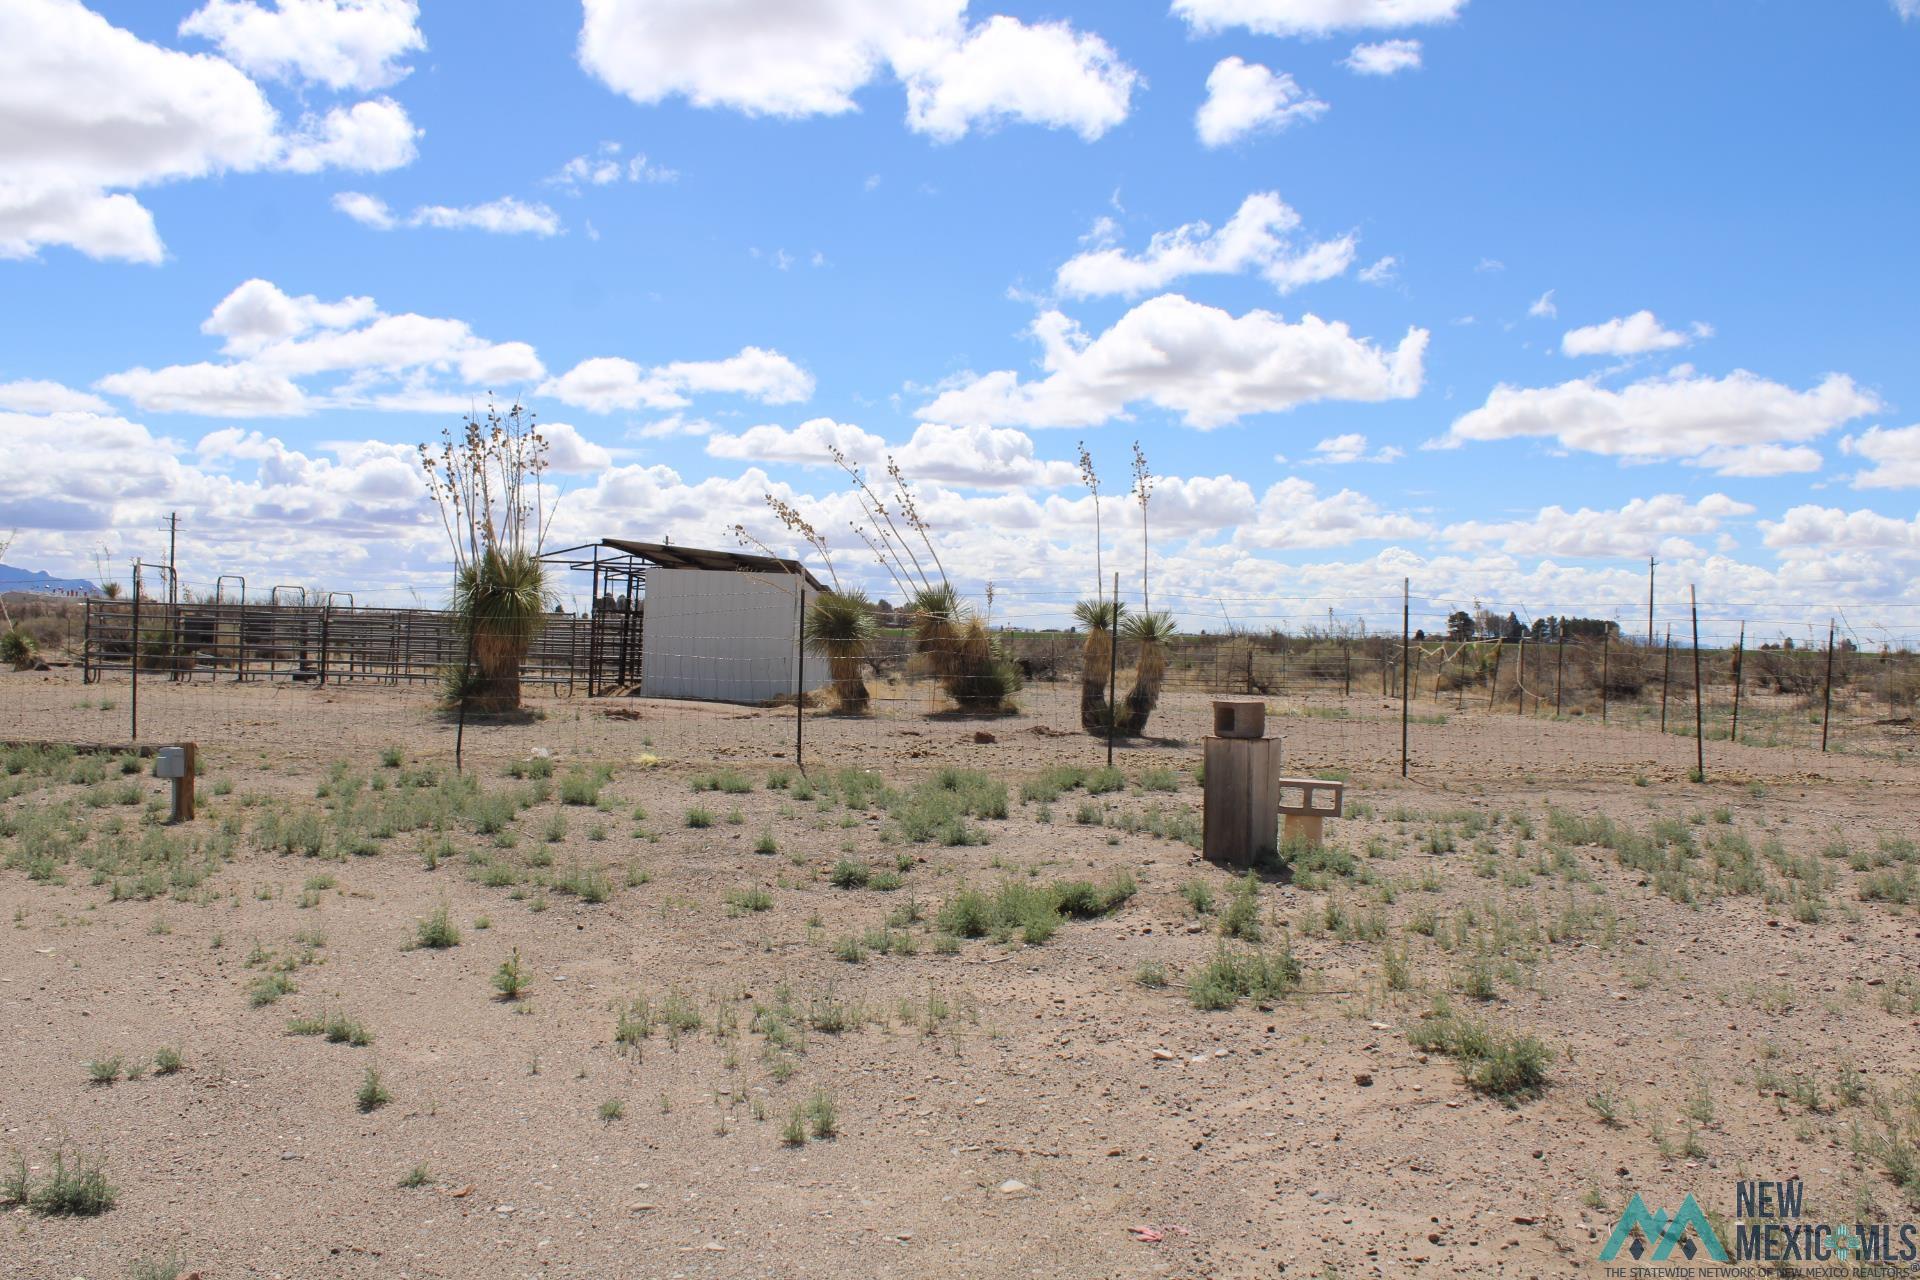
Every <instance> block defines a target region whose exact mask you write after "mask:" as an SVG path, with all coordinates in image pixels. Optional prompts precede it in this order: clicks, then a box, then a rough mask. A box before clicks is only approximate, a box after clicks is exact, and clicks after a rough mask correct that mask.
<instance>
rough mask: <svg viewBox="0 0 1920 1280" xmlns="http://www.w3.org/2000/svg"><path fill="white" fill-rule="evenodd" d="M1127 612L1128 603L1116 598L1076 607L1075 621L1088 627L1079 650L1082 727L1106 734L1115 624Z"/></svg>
mask: <svg viewBox="0 0 1920 1280" xmlns="http://www.w3.org/2000/svg"><path fill="white" fill-rule="evenodd" d="M1124 615H1125V606H1123V605H1121V604H1119V603H1118V602H1117V601H1113V600H1082V601H1081V602H1080V603H1079V604H1076V605H1075V606H1073V617H1074V621H1075V622H1077V623H1079V624H1080V625H1081V626H1083V627H1085V628H1086V629H1087V643H1086V646H1085V647H1084V648H1083V649H1082V650H1081V651H1080V727H1081V728H1083V729H1085V730H1086V731H1087V732H1088V733H1105V732H1106V731H1107V726H1108V725H1109V723H1110V722H1111V721H1112V719H1113V708H1112V707H1111V706H1109V705H1108V703H1107V683H1108V680H1109V678H1110V677H1111V676H1112V673H1113V623H1114V619H1115V618H1116V617H1123V616H1124Z"/></svg>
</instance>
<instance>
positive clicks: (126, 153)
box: [0, 0, 418, 263]
mask: <svg viewBox="0 0 1920 1280" xmlns="http://www.w3.org/2000/svg"><path fill="white" fill-rule="evenodd" d="M417 136H418V131H417V130H416V129H414V127H413V125H412V122H411V121H410V120H409V119H408V118H407V115H406V112H405V111H404V110H403V109H402V108H400V107H399V105H398V104H396V103H394V102H392V101H391V100H389V99H385V98H380V99H374V100H371V101H368V102H362V103H358V104H356V105H354V106H352V107H335V108H332V109H331V110H328V111H327V112H325V113H324V114H319V115H314V116H310V117H307V118H305V119H303V120H302V121H301V122H300V123H299V124H298V125H297V126H296V127H295V128H294V129H293V130H291V131H286V130H283V128H282V125H281V121H280V118H279V116H278V114H277V113H276V112H275V111H274V109H273V106H272V105H271V104H270V103H269V102H268V101H267V98H266V95H265V94H264V93H262V92H261V89H260V87H259V85H257V84H255V83H254V82H253V81H252V80H251V79H249V78H248V77H247V76H246V75H245V74H244V73H243V72H242V71H241V70H240V69H239V68H237V67H235V66H234V65H233V64H232V63H230V62H228V61H226V60H224V59H222V58H217V57H214V56H211V55H208V54H187V53H181V52H179V51H177V50H173V49H167V48H163V47H161V46H159V45H154V44H149V43H148V42H146V41H144V40H142V39H140V38H139V37H138V36H135V35H134V34H133V33H131V32H129V31H126V30H124V29H122V28H120V27H116V26H114V25H113V24H112V23H110V22H108V21H107V20H106V19H105V18H103V17H101V16H100V15H99V14H97V13H94V12H93V11H92V10H90V9H88V8H86V7H85V6H84V5H82V4H80V3H79V2H78V0H7V3H5V4H0V257H12V258H23V257H31V256H33V255H34V254H36V253H37V252H38V251H39V250H40V249H41V248H43V247H45V246H48V245H62V246H66V247H69V248H72V249H75V250H78V251H79V252H81V253H84V254H87V255H89V256H91V257H95V258H102V259H119V260H125V261H133V262H149V263H152V262H159V261H161V260H162V259H163V258H164V257H165V256H166V249H165V245H164V244H163V242H162V240H161V237H160V234H159V230H158V228H157V227H156V226H155V225H154V221H153V216H152V214H151V213H150V212H149V211H148V210H147V209H146V208H145V207H144V206H143V205H141V204H140V202H139V200H138V199H137V198H136V197H134V196H133V195H130V194H128V193H129V192H131V191H133V190H136V189H139V188H142V187H147V186H152V185H154V184H156V183H161V182H169V181H178V180H181V179H191V178H201V177H206V176H209V175H213V174H220V173H230V172H231V173H246V172H255V171H261V170H271V169H285V170H293V171H297V172H311V171H313V170H316V169H320V168H327V167H340V168H352V169H360V170H382V169H391V168H394V167H397V166H399V165H402V164H406V163H407V162H409V161H410V160H412V159H413V156H414V150H415V148H414V140H415V138H416V137H417Z"/></svg>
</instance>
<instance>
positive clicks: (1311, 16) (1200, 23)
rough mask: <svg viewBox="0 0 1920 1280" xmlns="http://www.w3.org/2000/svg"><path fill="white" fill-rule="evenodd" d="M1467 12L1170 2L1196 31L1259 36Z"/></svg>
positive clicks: (1414, 21)
mask: <svg viewBox="0 0 1920 1280" xmlns="http://www.w3.org/2000/svg"><path fill="white" fill-rule="evenodd" d="M1466 6H1467V0H1173V12H1174V13H1176V14H1178V15H1179V16H1180V17H1182V18H1184V19H1185V20H1186V22H1187V24H1188V25H1189V26H1191V27H1192V28H1193V29H1194V30H1195V31H1200V32H1206V33H1211V32H1216V31H1224V30H1226V29H1227V28H1229V27H1245V28H1246V29H1247V30H1249V31H1251V32H1254V33H1255V34H1256V35H1263V36H1324V35H1329V34H1331V33H1332V32H1335V31H1356V30H1363V29H1366V28H1394V27H1412V26H1418V25H1420V24H1422V23H1429V22H1450V21H1452V20H1453V18H1454V17H1456V16H1457V15H1458V14H1459V12H1460V10H1462V9H1464V8H1466Z"/></svg>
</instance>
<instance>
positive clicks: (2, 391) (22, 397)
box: [0, 378, 107, 413]
mask: <svg viewBox="0 0 1920 1280" xmlns="http://www.w3.org/2000/svg"><path fill="white" fill-rule="evenodd" d="M0 409H8V410H13V411H15V412H18V413H81V412H85V413H106V412H107V402H106V401H105V400H102V399H101V398H100V397H99V396H96V395H93V394H90V393H89V392H85V391H75V390H74V389H73V388H72V387H69V386H65V385H63V384H61V383H58V382H49V381H47V380H46V379H44V378H22V379H20V380H18V381H15V382H0Z"/></svg>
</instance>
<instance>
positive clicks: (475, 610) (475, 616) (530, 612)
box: [453, 547, 548, 711]
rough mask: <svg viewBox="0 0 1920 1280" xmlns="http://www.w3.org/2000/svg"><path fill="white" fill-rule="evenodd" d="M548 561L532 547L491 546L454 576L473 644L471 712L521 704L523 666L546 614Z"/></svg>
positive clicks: (457, 610) (456, 606)
mask: <svg viewBox="0 0 1920 1280" xmlns="http://www.w3.org/2000/svg"><path fill="white" fill-rule="evenodd" d="M547 600H548V591H547V575H546V565H544V564H543V563H542V562H541V561H540V560H539V559H538V558H536V557H535V555H534V553H533V551H532V550H531V549H529V548H521V549H518V550H503V549H501V548H498V547H490V548H488V549H487V550H486V551H485V552H483V553H482V554H481V556H480V558H479V559H478V560H475V561H472V562H471V563H469V564H465V565H462V566H461V567H460V569H459V571H458V572H457V573H456V574H455V575H454V585H453V611H454V615H455V617H456V618H458V619H459V624H460V627H461V629H462V631H463V632H465V636H466V639H467V640H468V641H469V642H470V644H471V645H472V653H473V676H472V679H471V680H470V682H469V686H468V689H467V708H468V709H469V710H471V711H512V710H515V709H516V708H518V707H519V705H520V664H521V663H522V662H524V661H525V660H526V657H527V651H528V650H529V649H531V648H532V647H533V642H534V639H535V638H536V637H538V636H539V634H540V628H541V627H542V626H543V625H545V623H546V617H547Z"/></svg>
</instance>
